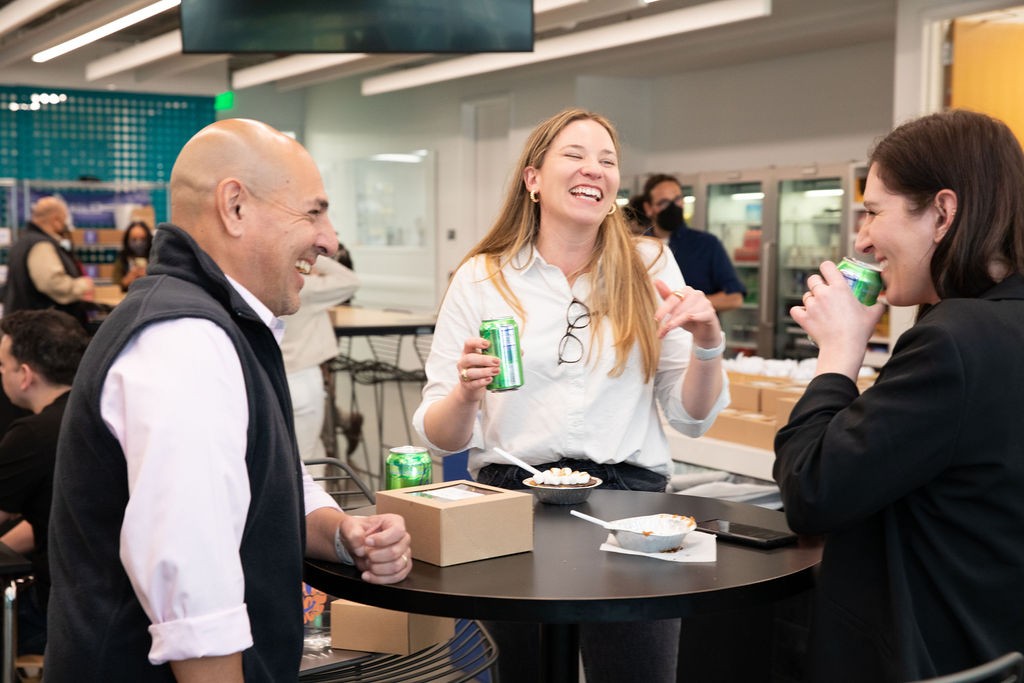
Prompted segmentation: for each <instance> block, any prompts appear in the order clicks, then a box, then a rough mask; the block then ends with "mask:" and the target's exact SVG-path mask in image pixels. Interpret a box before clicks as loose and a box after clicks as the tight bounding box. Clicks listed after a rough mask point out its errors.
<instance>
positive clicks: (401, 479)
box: [384, 446, 433, 491]
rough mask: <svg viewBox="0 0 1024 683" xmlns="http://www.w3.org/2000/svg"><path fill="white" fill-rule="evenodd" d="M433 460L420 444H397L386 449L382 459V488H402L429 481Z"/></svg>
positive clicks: (430, 479)
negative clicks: (386, 455) (386, 453)
mask: <svg viewBox="0 0 1024 683" xmlns="http://www.w3.org/2000/svg"><path fill="white" fill-rule="evenodd" d="M432 469H433V462H432V461H431V459H430V452H429V451H428V450H427V449H426V448H423V447H421V446H398V447H396V448H392V449H389V450H388V457H387V458H386V459H385V460H384V473H385V474H384V477H385V479H384V488H386V489H387V490H389V491H390V490H392V489H404V488H407V487H409V486H422V485H424V484H429V483H431V481H432V479H433V477H432V474H431V471H432Z"/></svg>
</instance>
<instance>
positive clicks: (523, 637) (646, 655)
mask: <svg viewBox="0 0 1024 683" xmlns="http://www.w3.org/2000/svg"><path fill="white" fill-rule="evenodd" d="M550 467H568V468H570V469H573V470H579V471H581V472H587V473H589V474H590V475H592V476H595V477H599V478H600V479H601V480H602V483H601V487H600V488H603V489H616V490H620V491H654V492H658V491H664V490H665V487H666V486H667V484H668V478H667V477H666V476H664V475H662V474H658V473H657V472H652V471H651V470H648V469H645V468H643V467H636V466H635V465H626V464H621V463H620V464H611V465H601V464H598V463H595V462H592V461H590V460H574V459H572V458H562V459H561V460H559V461H558V462H552V463H546V464H544V465H538V466H537V469H539V470H545V469H548V468H550ZM529 477H530V473H529V472H527V471H526V470H523V469H520V468H519V467H516V466H515V465H487V466H485V467H483V468H481V470H480V473H479V474H478V475H477V481H479V482H480V483H481V484H490V485H491V486H498V487H501V488H505V489H523V488H526V486H525V485H524V484H523V480H524V479H528V478H529ZM484 624H485V626H486V627H487V630H488V631H489V632H490V633H491V635H492V636H493V637H494V640H495V642H496V643H497V644H498V653H499V656H498V676H499V680H500V681H501V683H534V682H535V681H538V680H540V677H541V672H540V662H539V661H538V659H537V653H538V652H539V651H540V626H539V625H538V624H528V623H522V622H509V621H485V622H484ZM680 624H681V622H680V620H679V619H666V620H663V621H627V622H613V623H595V624H582V625H581V626H580V650H581V651H582V653H583V670H584V672H585V673H586V677H587V683H623V682H625V681H643V683H674V682H675V680H676V663H677V660H678V659H679V632H680ZM560 683H561V682H560ZM567 683H576V681H571V682H567Z"/></svg>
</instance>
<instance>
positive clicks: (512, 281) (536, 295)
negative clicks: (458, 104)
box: [413, 110, 728, 683]
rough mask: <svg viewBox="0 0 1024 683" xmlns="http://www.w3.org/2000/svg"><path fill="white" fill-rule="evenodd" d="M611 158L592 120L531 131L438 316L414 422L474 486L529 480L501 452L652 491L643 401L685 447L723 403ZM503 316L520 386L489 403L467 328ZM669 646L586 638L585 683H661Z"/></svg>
mask: <svg viewBox="0 0 1024 683" xmlns="http://www.w3.org/2000/svg"><path fill="white" fill-rule="evenodd" d="M618 159H619V144H618V140H617V136H616V134H615V130H614V128H613V127H612V125H611V123H610V122H608V121H607V120H606V119H604V118H603V117H601V116H599V115H596V114H591V113H588V112H585V111H582V110H568V111H564V112H562V113H560V114H557V115H556V116H554V117H552V118H550V119H548V120H547V121H544V122H543V123H541V124H540V125H539V126H538V127H537V128H536V129H535V130H534V131H533V133H532V134H531V135H530V137H529V139H528V140H527V143H526V148H525V149H524V151H523V153H522V156H521V157H520V159H519V164H518V166H517V168H516V175H515V177H514V181H513V182H512V183H511V186H510V188H509V191H508V194H507V196H506V198H505V203H504V207H503V209H502V211H501V214H500V216H499V218H498V220H497V221H496V223H495V224H494V226H493V227H492V228H491V231H490V232H489V233H488V234H487V235H486V236H485V237H484V239H483V240H482V241H481V242H480V243H479V244H478V245H477V246H476V247H475V248H474V249H473V250H472V251H471V252H470V254H469V256H468V257H467V258H466V260H465V261H464V262H463V264H462V265H461V266H460V267H459V269H458V271H457V272H456V273H455V276H454V277H453V279H452V282H451V285H450V287H449V289H448V292H447V294H446V296H445V299H444V302H443V304H442V305H441V311H440V313H439V315H438V320H437V329H436V332H435V334H434V342H433V347H432V349H431V352H430V357H429V358H428V360H427V364H426V370H427V380H428V381H427V385H426V387H425V388H424V391H423V403H422V404H421V405H420V407H419V409H418V410H417V411H416V414H415V416H414V418H413V422H414V425H415V427H416V429H417V431H418V432H419V433H420V434H421V435H422V436H423V437H424V438H425V439H426V440H427V442H428V443H429V444H430V445H431V447H432V448H434V449H435V450H437V451H439V452H442V453H451V452H455V451H461V450H465V449H469V451H470V455H469V469H470V472H471V473H472V474H473V476H474V477H475V478H476V479H477V480H478V481H480V482H482V483H488V484H494V485H497V486H502V487H505V488H523V484H522V481H523V480H524V479H526V478H527V477H528V476H529V474H528V473H527V472H526V471H524V470H521V469H519V468H518V467H515V466H514V465H509V464H508V463H507V461H505V460H504V459H503V458H502V457H501V456H500V455H498V454H497V453H496V452H495V450H494V449H495V447H500V448H503V449H505V450H508V451H511V452H512V453H515V454H516V455H518V456H519V457H520V458H522V459H523V460H525V461H526V462H528V463H530V464H531V465H534V466H536V467H538V468H540V469H544V468H547V467H555V466H558V467H569V468H571V469H574V470H581V471H586V472H589V473H590V474H592V475H593V476H596V477H599V478H600V479H602V480H603V481H604V484H602V486H603V487H605V488H617V489H630V490H640V491H664V490H665V487H666V484H667V481H668V476H669V474H670V464H671V458H670V455H669V449H668V441H667V439H666V437H665V434H664V432H663V431H662V427H661V421H660V419H659V416H658V408H657V404H659V403H660V405H661V407H662V409H663V411H664V413H665V415H666V417H667V419H668V421H669V423H670V424H671V425H672V426H673V427H674V428H675V429H677V430H679V431H681V432H683V433H685V434H688V435H690V436H699V435H700V434H701V433H703V432H704V431H705V430H706V429H707V427H708V426H709V425H710V424H711V422H712V420H714V417H715V415H716V414H717V412H718V411H719V410H720V409H721V408H722V407H723V406H725V405H726V404H727V403H728V390H727V387H726V383H725V380H724V373H723V371H722V366H721V355H722V350H723V348H724V345H725V338H724V335H723V334H722V329H721V327H720V325H719V323H718V318H717V317H716V315H715V311H714V309H713V308H712V306H711V304H710V303H709V302H708V300H707V298H706V297H705V296H704V294H703V293H701V292H699V291H696V290H694V289H691V288H690V287H687V286H686V285H685V284H684V282H683V278H682V275H681V274H680V272H679V268H678V266H677V265H676V263H675V260H674V259H673V258H672V257H671V256H670V255H669V254H668V253H667V251H666V250H665V249H664V248H663V247H662V245H661V243H660V242H658V241H656V240H651V239H646V238H640V239H637V238H635V237H633V236H632V234H631V233H630V231H629V228H628V227H627V226H626V223H625V221H624V220H623V219H622V217H621V214H620V213H619V212H617V211H616V204H615V197H616V195H617V193H618V189H619V167H618ZM501 316H512V317H514V318H515V319H516V322H517V323H518V324H519V328H520V331H521V340H522V341H521V346H522V349H523V366H524V372H525V382H524V384H523V386H522V387H521V388H520V389H519V390H517V391H506V392H500V393H497V392H488V391H487V389H486V387H487V384H488V383H489V382H490V381H491V378H492V377H494V376H495V375H496V374H497V372H498V368H497V359H495V358H493V357H492V356H489V355H485V354H483V353H482V352H481V351H482V349H484V348H486V347H487V342H486V341H485V340H484V339H482V338H480V336H479V332H478V328H479V326H480V322H481V320H484V319H489V318H497V317H501ZM513 630H517V629H513ZM536 632H537V629H533V633H534V635H532V636H530V637H533V638H535V637H536ZM597 632H599V633H597ZM495 635H496V637H497V638H498V640H499V650H500V651H501V653H502V656H501V661H500V663H499V666H500V668H501V678H502V679H503V680H509V681H519V680H539V678H538V676H539V674H538V672H537V671H536V669H533V670H529V669H528V667H531V666H535V665H536V657H535V656H534V654H533V653H535V652H536V651H537V648H536V644H534V645H532V646H526V648H524V649H523V650H518V649H516V648H514V647H512V646H510V645H508V644H507V643H508V642H509V640H507V639H506V637H505V636H504V635H503V633H502V629H501V628H498V632H496V633H495ZM518 635H522V634H518ZM678 640H679V620H678V619H676V620H670V621H668V622H654V623H653V624H642V623H630V624H621V625H618V624H611V625H603V626H599V627H598V626H595V627H594V628H592V629H589V630H588V629H587V628H586V627H584V629H583V632H582V638H581V641H582V649H583V658H584V667H585V669H586V676H587V680H588V681H591V682H592V683H593V682H600V681H624V680H644V681H646V682H647V683H656V682H661V681H675V668H676V656H675V653H676V652H677V651H678ZM521 642H528V641H521ZM531 648H532V649H531ZM642 652H651V653H656V654H652V655H651V656H643V655H642V654H641V653H642ZM513 666H517V667H527V669H525V670H524V669H523V668H517V669H512V668H511V667H513ZM645 667H650V668H649V669H647V668H645Z"/></svg>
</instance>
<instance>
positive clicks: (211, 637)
mask: <svg viewBox="0 0 1024 683" xmlns="http://www.w3.org/2000/svg"><path fill="white" fill-rule="evenodd" d="M101 410H102V414H103V418H104V421H105V422H106V423H107V425H108V426H109V427H110V429H111V431H112V432H113V434H114V435H115V436H116V438H117V439H118V441H119V442H120V444H121V448H122V449H123V451H124V454H125V459H126V461H127V468H128V488H129V501H128V505H127V507H126V509H125V514H124V521H123V525H122V528H121V552H120V556H121V562H122V565H123V566H124V569H125V571H126V573H127V574H128V577H129V579H130V581H131V583H132V587H133V589H134V590H135V593H136V596H137V597H138V599H139V602H140V603H141V605H142V608H143V610H144V611H145V612H146V615H147V616H148V617H149V619H150V621H151V626H150V627H149V632H150V635H151V638H152V647H151V649H150V652H149V660H150V662H151V663H153V664H162V663H164V662H167V661H175V660H182V659H191V658H195V657H207V656H219V655H227V654H232V653H235V652H241V651H242V650H245V649H247V648H249V647H251V646H252V644H253V639H252V632H251V628H250V624H249V617H248V612H247V609H246V605H245V598H244V596H245V580H244V575H243V571H242V565H241V558H240V555H239V548H240V545H241V538H242V531H243V528H244V525H245V519H246V516H247V513H248V509H249V501H250V492H249V479H248V473H247V469H246V466H245V453H246V445H247V440H246V429H247V424H248V419H249V416H248V404H247V401H246V395H245V382H244V379H243V376H242V368H241V363H240V361H239V359H238V355H237V353H236V352H235V349H234V347H233V346H232V344H231V342H230V340H229V339H228V337H227V334H226V333H225V332H224V331H223V330H222V329H220V328H219V327H217V326H216V325H215V324H214V323H212V322H210V321H207V320H200V319H195V318H185V319H179V320H173V321H169V322H162V323H156V324H153V325H151V326H149V327H147V328H145V329H144V330H143V331H141V332H140V333H139V334H138V335H137V336H136V337H135V338H134V339H133V340H132V341H131V342H129V344H128V345H127V346H126V347H125V349H124V351H122V353H121V355H120V356H118V358H117V360H116V361H115V362H114V364H113V365H112V366H111V369H110V371H109V372H108V374H107V378H106V380H105V383H104V386H103V393H102V397H101Z"/></svg>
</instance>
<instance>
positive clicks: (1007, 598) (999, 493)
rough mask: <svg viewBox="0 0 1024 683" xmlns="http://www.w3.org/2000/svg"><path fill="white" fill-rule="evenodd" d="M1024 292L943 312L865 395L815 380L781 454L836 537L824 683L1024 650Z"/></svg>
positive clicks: (825, 614) (815, 658)
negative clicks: (1022, 402) (1023, 406)
mask: <svg viewBox="0 0 1024 683" xmlns="http://www.w3.org/2000/svg"><path fill="white" fill-rule="evenodd" d="M1022 390H1024V278H1022V277H1021V276H1019V275H1015V276H1012V277H1010V278H1008V279H1006V280H1004V281H1003V282H1002V283H1000V284H998V285H996V286H995V287H993V288H992V289H990V290H989V291H988V292H986V293H984V294H983V295H982V296H980V297H978V298H976V299H947V300H944V301H942V302H940V303H939V304H937V305H935V306H933V307H932V308H931V309H930V310H929V311H928V312H927V313H926V314H925V315H924V316H923V317H922V319H921V320H919V321H918V322H917V324H915V325H914V326H913V327H912V328H911V329H910V330H908V331H907V332H906V333H905V334H904V335H903V336H901V337H900V339H899V341H898V342H897V344H896V346H895V348H894V350H893V355H892V358H891V359H890V360H889V362H888V363H886V365H885V367H883V368H882V370H881V372H880V374H879V376H878V380H877V382H876V383H875V385H874V386H873V387H872V388H870V389H868V390H866V391H865V392H864V393H863V395H859V396H858V392H857V388H856V386H855V385H854V383H853V382H851V381H850V380H849V379H848V378H846V377H844V376H841V375H835V374H833V375H823V376H821V377H817V378H815V379H814V380H813V381H812V382H811V383H810V385H809V386H808V388H807V392H806V393H805V395H804V397H803V398H802V399H801V400H800V402H799V403H797V405H796V407H795V408H794V410H793V412H792V414H791V416H790V422H789V424H788V425H786V426H785V427H784V428H783V429H782V430H780V432H779V434H778V436H777V437H776V440H775V450H776V456H777V459H776V463H775V470H774V474H775V479H776V480H777V481H778V483H779V487H780V488H781V490H782V499H783V504H784V505H785V509H786V515H787V518H788V520H789V524H790V526H792V528H793V529H794V530H796V531H800V532H805V533H824V534H826V542H825V551H824V557H823V560H822V565H821V571H820V575H819V585H818V587H817V591H816V596H815V603H816V604H815V611H814V622H813V624H812V635H811V644H810V653H809V657H810V660H809V669H808V672H809V678H810V679H811V680H815V681H830V682H833V681H847V680H848V681H896V680H899V681H905V680H917V679H920V678H929V677H932V676H936V675H941V674H947V673H951V672H954V671H959V670H962V669H965V668H969V667H971V666H974V665H977V664H980V663H982V662H985V661H987V660H990V659H993V658H995V657H997V656H999V655H1001V654H1004V653H1005V652H1007V651H1010V650H1024V410H1022V408H1021V401H1020V396H1021V392H1022Z"/></svg>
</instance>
